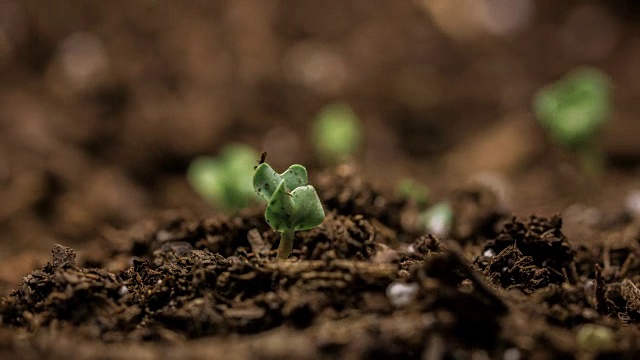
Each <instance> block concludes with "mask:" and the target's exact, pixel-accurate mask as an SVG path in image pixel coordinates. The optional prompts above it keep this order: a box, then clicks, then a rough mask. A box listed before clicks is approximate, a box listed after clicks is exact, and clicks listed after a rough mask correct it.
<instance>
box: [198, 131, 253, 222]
mask: <svg viewBox="0 0 640 360" xmlns="http://www.w3.org/2000/svg"><path fill="white" fill-rule="evenodd" d="M258 157H259V155H258V153H257V152H256V151H255V150H253V149H252V148H251V147H249V146H246V145H242V144H231V145H228V146H226V147H225V148H224V149H223V150H222V152H221V153H220V155H219V156H218V157H213V156H200V157H197V158H196V159H194V160H193V161H192V162H191V164H190V165H189V169H188V170H187V180H188V181H189V184H190V185H191V187H193V189H194V190H195V191H196V192H197V193H198V194H200V196H202V197H203V198H204V199H205V200H207V201H208V202H209V203H211V204H212V205H214V206H218V207H220V208H222V209H223V210H225V211H227V212H233V211H237V210H239V209H242V208H244V207H247V206H249V205H252V204H257V203H258V201H259V197H258V196H257V195H256V193H255V191H254V189H253V185H252V184H251V180H250V179H251V174H252V172H253V168H254V166H255V163H256V159H257V158H258Z"/></svg>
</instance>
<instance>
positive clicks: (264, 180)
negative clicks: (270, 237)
mask: <svg viewBox="0 0 640 360" xmlns="http://www.w3.org/2000/svg"><path fill="white" fill-rule="evenodd" d="M253 187H254V188H255V191H256V193H258V195H260V196H262V197H263V198H264V199H265V200H266V202H267V208H266V209H265V212H264V218H265V220H266V221H267V224H269V226H271V227H272V228H273V229H274V230H276V231H279V232H280V244H279V245H278V258H280V259H286V258H287V257H289V254H291V250H292V249H293V240H294V239H295V232H296V231H298V230H309V229H312V228H314V227H316V226H318V225H320V224H322V221H323V220H324V210H323V209H322V203H321V202H320V198H319V197H318V194H317V193H316V189H315V188H314V187H313V186H311V185H308V176H307V169H305V167H304V166H302V165H297V164H296V165H291V166H290V167H289V169H287V171H285V172H283V173H282V174H278V173H276V172H275V170H273V168H272V167H271V166H269V164H267V163H263V164H260V165H259V166H258V168H257V169H256V172H255V174H254V175H253Z"/></svg>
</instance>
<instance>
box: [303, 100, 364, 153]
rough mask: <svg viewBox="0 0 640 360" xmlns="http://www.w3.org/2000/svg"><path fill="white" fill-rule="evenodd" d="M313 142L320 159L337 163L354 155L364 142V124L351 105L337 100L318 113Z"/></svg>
mask: <svg viewBox="0 0 640 360" xmlns="http://www.w3.org/2000/svg"><path fill="white" fill-rule="evenodd" d="M313 143H314V145H315V149H316V152H317V153H318V156H319V157H320V159H321V160H322V161H323V162H325V163H327V164H337V163H340V162H342V161H345V160H347V159H348V158H349V157H351V156H353V155H354V154H355V153H356V152H357V151H358V149H359V148H360V146H361V143H362V126H361V123H360V119H359V118H358V115H357V114H356V113H355V112H354V111H353V109H352V108H351V106H349V105H348V104H347V103H344V102H337V103H333V104H330V105H327V106H325V107H323V108H322V109H321V110H320V112H318V114H317V115H316V118H315V122H314V127H313Z"/></svg>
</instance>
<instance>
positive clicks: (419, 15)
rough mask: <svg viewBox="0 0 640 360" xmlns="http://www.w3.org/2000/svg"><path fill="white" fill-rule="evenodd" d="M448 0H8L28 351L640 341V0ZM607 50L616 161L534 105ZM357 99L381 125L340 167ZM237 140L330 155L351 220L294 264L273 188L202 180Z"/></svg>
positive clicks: (289, 352)
mask: <svg viewBox="0 0 640 360" xmlns="http://www.w3.org/2000/svg"><path fill="white" fill-rule="evenodd" d="M481 2H482V1H480V0H478V3H481ZM489 2H491V1H489V0H487V1H485V3H489ZM373 3H375V4H373ZM446 3H448V2H447V1H444V0H430V1H404V2H401V1H392V0H389V1H375V2H371V1H369V0H348V1H346V0H344V1H343V0H331V1H314V0H297V1H272V2H265V1H263V0H238V1H235V0H234V1H207V2H197V1H189V2H187V1H167V2H153V1H151V2H150V1H120V0H114V1H108V2H106V1H105V2H83V1H70V2H66V1H63V2H50V1H44V0H32V1H24V2H19V1H15V0H0V199H1V201H0V290H1V291H2V294H0V295H2V297H1V298H0V358H1V359H43V358H47V359H120V358H126V359H155V358H162V359H205V358H206V359H218V358H220V359H223V358H224V359H229V358H232V359H248V358H264V359H267V358H268V359H276V358H277V359H284V358H286V359H289V358H292V359H309V358H345V359H365V358H366V359H369V358H416V359H428V360H435V359H473V360H477V359H503V360H518V359H540V360H542V359H637V358H640V340H639V339H640V333H639V330H638V325H637V324H639V323H640V289H639V288H638V286H640V245H639V244H638V241H639V239H640V218H639V217H638V212H637V211H636V212H635V213H634V212H633V211H631V210H630V209H629V207H628V206H626V205H625V201H626V199H627V195H628V194H629V192H630V191H632V190H634V189H637V188H638V186H639V185H640V183H639V182H638V177H637V176H638V168H637V165H638V164H639V163H640V146H638V142H637V136H638V134H639V133H640V127H639V125H638V124H640V123H638V122H637V117H638V106H637V99H638V98H639V97H640V86H638V84H640V78H639V77H638V74H639V73H638V72H637V64H638V63H640V42H638V41H637V36H636V35H637V33H638V30H639V28H638V25H637V20H638V18H639V14H640V11H639V10H638V9H639V8H638V6H637V5H636V4H635V3H632V2H630V1H623V0H620V1H589V2H582V1H567V2H563V3H562V4H558V3H557V2H555V1H538V2H532V3H535V4H536V8H535V13H534V15H532V16H531V18H530V19H529V23H528V25H527V26H526V27H525V28H523V29H521V30H519V31H514V32H513V33H509V34H507V35H501V36H498V35H495V34H490V33H487V32H483V31H481V30H479V29H480V27H478V26H479V25H478V24H477V23H473V21H471V20H470V18H467V17H466V16H468V14H466V13H465V14H462V13H456V12H453V13H447V11H445V10H446V6H445V5H439V6H440V7H438V5H437V4H446ZM513 3H518V1H515V0H514V2H513ZM520 3H525V2H524V1H520ZM434 4H436V5H434ZM442 9H445V10H442ZM470 13H471V12H470ZM452 14H453V15H452ZM476 20H477V19H476ZM465 24H466V25H465ZM465 26H468V27H465ZM593 29H598V31H595V30H593ZM587 30H589V31H587ZM69 61H71V62H75V63H74V64H76V66H78V64H80V65H79V66H80V68H81V69H85V70H86V69H89V70H87V72H82V71H81V72H79V73H73V72H69V71H68V69H67V68H66V67H65V66H67V65H68V62H69ZM318 62H320V63H321V64H330V66H327V67H326V69H325V70H327V69H329V70H327V71H325V72H321V71H320V72H318V71H311V72H309V70H308V69H307V68H306V67H305V66H307V67H309V66H311V67H312V68H313V66H312V65H314V64H316V65H317V64H318ZM584 64H587V65H595V66H598V67H600V68H602V69H603V70H604V71H606V72H608V73H609V74H610V75H611V77H612V79H613V81H614V84H615V87H616V95H615V99H616V103H615V106H614V108H615V111H614V115H613V117H612V121H611V123H610V124H609V126H608V128H607V131H606V133H605V134H603V135H604V136H603V138H602V139H601V140H602V147H603V149H604V150H605V152H606V154H607V156H608V160H609V161H608V168H607V169H606V172H605V173H604V175H603V176H602V177H601V178H585V177H583V176H582V175H581V173H580V170H579V169H578V168H577V167H576V166H575V164H574V163H573V161H572V158H571V157H570V156H568V155H567V154H564V153H562V152H561V151H560V150H559V149H556V148H555V147H554V146H553V144H551V143H550V142H549V141H547V140H546V139H545V137H544V134H543V132H542V131H541V129H540V128H539V127H538V126H537V125H536V123H535V121H534V118H533V115H532V113H531V109H530V101H531V96H532V94H533V92H534V91H535V90H536V89H537V88H538V87H539V86H541V85H543V84H545V83H547V82H548V81H551V80H553V79H556V78H558V77H559V76H561V75H562V74H563V73H564V72H566V71H568V70H570V69H572V68H574V67H576V66H578V65H584ZM92 66H93V67H92ZM65 69H67V70H65ZM312 70H313V69H312ZM316 70H317V69H316ZM334 100H346V101H348V102H350V103H351V104H353V106H354V108H355V110H356V111H357V113H358V114H359V115H360V116H361V118H362V121H363V124H364V126H365V140H366V141H365V143H366V144H365V145H366V146H365V147H364V148H363V149H362V151H361V152H360V153H359V154H358V155H357V156H356V158H355V159H354V160H353V161H352V162H351V163H348V164H343V165H339V166H336V167H325V166H323V165H322V164H321V163H320V162H319V161H318V159H317V158H316V157H315V155H314V153H313V147H312V145H311V143H310V141H309V139H310V138H311V137H310V134H309V128H310V122H311V119H312V117H313V115H314V114H315V113H316V111H317V110H318V109H319V108H320V107H321V106H322V105H323V104H326V103H328V102H331V101H334ZM231 141H239V142H245V143H248V144H251V145H253V146H254V147H255V148H256V149H258V150H260V151H263V150H266V151H267V152H268V153H269V158H268V160H269V161H270V163H272V165H274V167H275V168H277V169H282V168H284V167H286V166H288V165H290V164H291V163H301V164H304V165H306V166H307V168H308V169H309V173H310V177H311V183H312V184H313V185H314V186H315V187H316V189H317V190H318V193H319V195H320V197H321V200H322V202H323V205H324V207H325V210H326V214H327V216H326V218H325V220H324V222H323V223H322V224H321V225H320V226H319V227H317V228H316V229H312V230H308V231H301V232H298V233H297V235H296V243H295V246H294V251H293V254H292V256H291V257H290V259H288V260H287V261H278V260H276V258H275V249H276V247H277V243H278V239H279V237H278V234H277V233H275V232H274V231H273V230H272V229H271V228H269V227H268V225H267V224H266V222H265V221H264V217H263V212H262V208H259V207H258V208H248V209H244V210H242V211H240V212H238V213H235V214H227V215H224V214H223V213H222V212H221V211H219V209H215V208H212V206H211V205H210V204H207V203H205V202H204V201H203V200H202V199H200V198H199V197H198V196H197V195H196V194H195V193H194V192H193V191H192V190H191V189H190V188H189V186H188V184H187V182H186V181H185V176H184V174H185V170H186V168H187V166H188V164H189V161H190V160H191V159H192V158H193V157H194V156H197V155H200V154H212V153H216V152H217V151H218V150H220V149H221V148H223V146H224V145H225V144H227V143H229V142H231ZM256 160H257V159H256ZM404 178H413V179H416V180H418V181H421V182H423V183H425V184H426V185H428V186H429V188H430V195H429V203H430V204H434V203H436V202H438V201H441V200H444V201H447V202H449V204H451V207H452V209H453V212H454V221H453V224H452V228H451V231H450V233H449V234H448V235H447V236H443V237H442V238H438V237H436V236H433V235H431V234H428V233H427V232H425V231H424V230H423V229H418V228H417V227H416V219H417V217H418V210H419V209H418V206H417V204H416V203H414V202H412V201H410V200H406V199H401V198H399V197H398V196H397V194H396V193H395V190H394V186H395V184H396V183H397V181H398V180H401V179H404ZM60 244H62V245H60ZM585 325H597V327H595V328H594V327H589V326H585ZM594 329H595V330H594ZM590 331H591V332H590ZM598 331H599V332H598Z"/></svg>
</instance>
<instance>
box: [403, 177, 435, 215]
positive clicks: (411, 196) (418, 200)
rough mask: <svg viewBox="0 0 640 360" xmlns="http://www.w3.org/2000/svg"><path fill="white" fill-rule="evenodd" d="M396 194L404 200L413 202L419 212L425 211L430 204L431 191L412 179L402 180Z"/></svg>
mask: <svg viewBox="0 0 640 360" xmlns="http://www.w3.org/2000/svg"><path fill="white" fill-rule="evenodd" d="M396 192H397V194H398V196H400V197H401V198H402V199H406V200H410V201H413V202H414V203H415V204H416V206H418V209H419V210H423V209H425V208H426V207H427V204H428V202H429V190H427V188H426V187H425V186H424V185H422V184H420V183H419V182H417V181H415V180H412V179H402V180H401V181H400V182H399V183H398V185H397V188H396Z"/></svg>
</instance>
